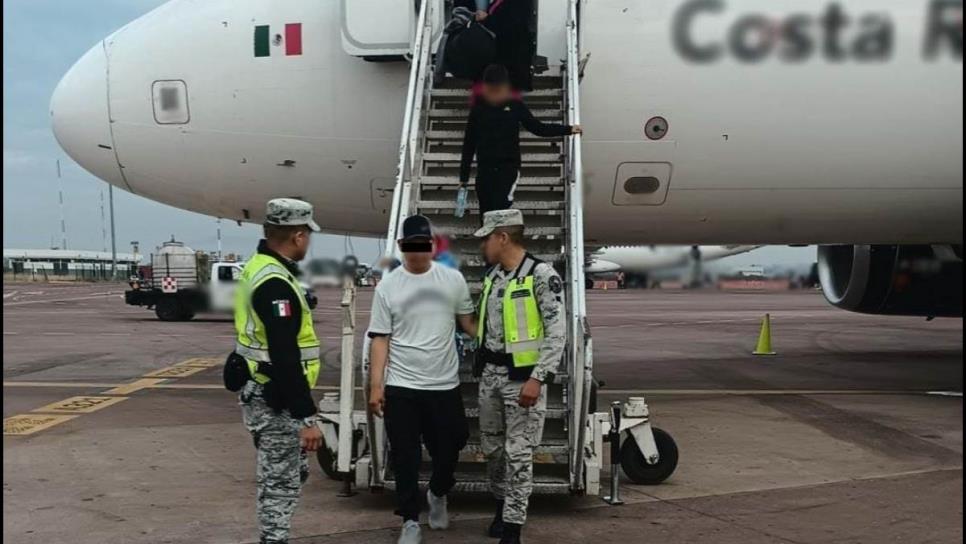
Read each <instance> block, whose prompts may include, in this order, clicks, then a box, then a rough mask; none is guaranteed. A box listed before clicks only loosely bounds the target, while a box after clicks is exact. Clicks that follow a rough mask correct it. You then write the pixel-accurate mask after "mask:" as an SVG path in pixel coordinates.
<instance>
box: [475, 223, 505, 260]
mask: <svg viewBox="0 0 966 544" xmlns="http://www.w3.org/2000/svg"><path fill="white" fill-rule="evenodd" d="M509 244H510V236H509V235H508V234H507V233H505V232H500V231H497V230H495V231H493V232H491V233H490V234H489V235H488V236H487V237H486V238H483V241H482V242H481V243H480V251H481V252H482V253H483V258H484V259H486V262H487V264H491V265H494V264H497V263H498V262H500V257H502V256H503V252H504V251H505V249H506V247H507V246H508V245H509Z"/></svg>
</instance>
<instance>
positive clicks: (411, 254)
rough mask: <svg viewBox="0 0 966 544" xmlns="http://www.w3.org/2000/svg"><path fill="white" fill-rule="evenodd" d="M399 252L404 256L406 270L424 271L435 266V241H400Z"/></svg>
mask: <svg viewBox="0 0 966 544" xmlns="http://www.w3.org/2000/svg"><path fill="white" fill-rule="evenodd" d="M398 243H399V251H400V252H401V253H402V255H403V262H404V263H405V265H406V268H412V269H416V270H423V269H425V268H429V267H430V266H431V265H432V264H433V241H432V240H418V241H406V240H399V242H398Z"/></svg>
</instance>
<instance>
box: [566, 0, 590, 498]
mask: <svg viewBox="0 0 966 544" xmlns="http://www.w3.org/2000/svg"><path fill="white" fill-rule="evenodd" d="M579 3H580V0H568V4H569V6H568V10H567V60H566V89H567V91H566V93H567V94H566V97H567V122H568V123H569V124H571V125H579V124H580V73H579V72H580V44H579V42H578V38H579V32H578V27H577V23H578V19H577V17H578V5H579ZM568 146H569V147H568V153H567V168H566V173H567V184H568V188H567V195H568V198H567V203H568V204H567V212H568V213H567V215H568V224H567V234H568V235H567V252H568V256H567V257H568V258H567V263H568V268H569V270H568V274H567V276H568V278H569V280H570V286H569V287H570V289H569V291H570V299H571V300H570V305H569V308H568V311H569V315H568V317H569V320H568V329H569V332H570V339H571V341H570V346H569V350H568V353H567V362H568V367H569V368H568V371H569V372H568V373H569V374H570V376H571V395H572V396H571V401H572V404H571V413H570V429H571V433H572V435H571V436H573V437H574V438H575V440H574V442H573V443H572V447H571V448H570V478H571V481H570V485H571V489H572V490H574V491H580V490H582V489H583V488H584V481H583V470H584V466H583V462H584V452H583V445H584V436H585V432H586V416H587V411H588V410H587V405H588V401H589V398H590V395H589V392H588V391H587V389H588V388H589V387H590V379H589V378H590V372H591V368H590V361H589V352H588V351H586V348H587V346H586V344H585V341H586V340H587V338H588V336H589V334H588V331H587V319H586V316H587V310H586V297H585V293H584V290H585V285H584V214H583V211H584V178H583V158H582V156H581V135H580V134H576V135H574V136H572V137H571V138H569V142H568Z"/></svg>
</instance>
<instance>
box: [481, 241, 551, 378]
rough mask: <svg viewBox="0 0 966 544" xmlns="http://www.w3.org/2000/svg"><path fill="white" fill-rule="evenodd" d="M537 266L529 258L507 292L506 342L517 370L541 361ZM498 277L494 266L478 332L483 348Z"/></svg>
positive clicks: (485, 288)
mask: <svg viewBox="0 0 966 544" xmlns="http://www.w3.org/2000/svg"><path fill="white" fill-rule="evenodd" d="M537 263H538V261H537V260H535V259H533V258H532V257H530V256H529V255H527V256H526V257H525V258H524V259H523V262H522V263H520V267H519V268H517V271H516V274H514V276H513V277H511V278H510V281H509V282H508V283H507V286H506V290H505V291H504V292H503V341H504V346H505V350H506V352H507V353H509V354H512V355H513V366H514V367H516V368H523V367H528V366H535V365H536V364H537V361H538V360H539V359H540V346H541V345H542V344H543V319H542V318H541V316H540V306H539V305H538V304H537V296H536V293H535V292H534V290H533V270H534V269H535V268H536V266H537ZM496 274H497V272H496V267H494V268H493V270H492V271H490V273H488V274H487V275H486V278H484V279H483V294H482V296H481V298H480V312H479V321H478V323H477V329H476V339H477V344H478V345H479V346H480V347H483V346H484V340H485V338H484V330H485V327H486V303H487V301H488V300H489V298H490V289H492V287H493V278H495V277H496Z"/></svg>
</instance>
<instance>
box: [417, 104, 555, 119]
mask: <svg viewBox="0 0 966 544" xmlns="http://www.w3.org/2000/svg"><path fill="white" fill-rule="evenodd" d="M428 113H429V117H430V118H431V119H443V118H449V117H457V118H460V119H465V118H466V116H467V114H468V113H469V112H468V110H467V109H466V108H458V109H457V108H438V107H435V106H433V107H432V108H430V110H429V112H428ZM530 113H532V114H533V116H534V117H536V118H537V119H540V120H561V119H563V117H564V112H563V110H562V109H543V108H539V109H531V110H530Z"/></svg>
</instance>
